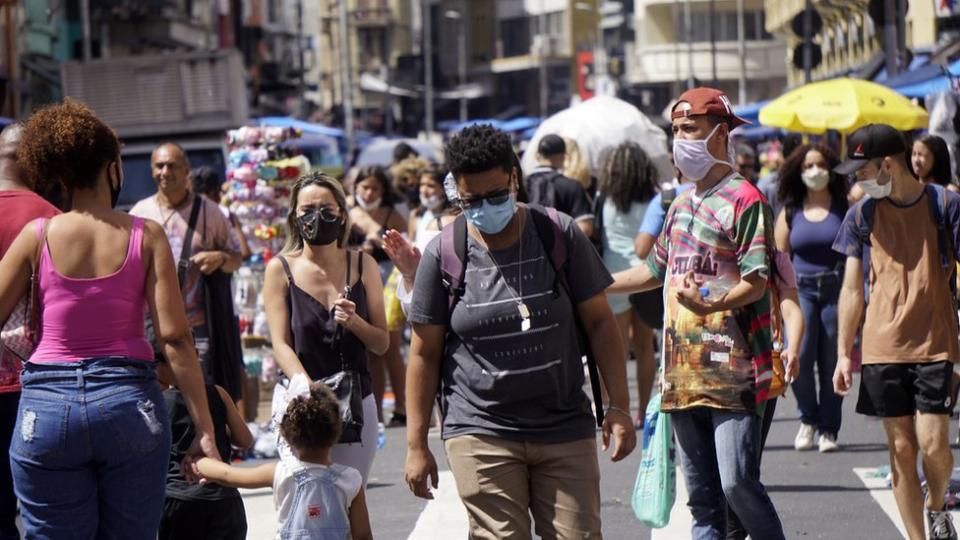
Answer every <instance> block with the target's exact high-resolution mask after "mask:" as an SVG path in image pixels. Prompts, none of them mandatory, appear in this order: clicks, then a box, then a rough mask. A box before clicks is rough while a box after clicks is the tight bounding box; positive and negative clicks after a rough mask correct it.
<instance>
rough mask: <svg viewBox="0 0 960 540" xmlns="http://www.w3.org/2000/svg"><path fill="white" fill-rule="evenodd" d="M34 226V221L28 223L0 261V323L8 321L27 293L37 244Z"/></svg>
mask: <svg viewBox="0 0 960 540" xmlns="http://www.w3.org/2000/svg"><path fill="white" fill-rule="evenodd" d="M36 226H37V225H36V222H35V221H31V222H30V223H28V224H27V226H26V227H24V228H23V230H22V231H20V234H19V235H17V238H16V240H14V241H13V244H12V245H11V246H10V249H8V250H7V252H6V253H5V254H4V256H3V258H2V259H0V321H6V320H7V319H9V318H10V314H11V313H13V310H14V308H15V307H17V303H19V302H20V299H22V298H23V297H24V296H25V295H26V294H27V293H28V292H29V289H30V274H31V273H32V272H33V269H32V268H33V266H32V265H33V262H32V261H33V259H34V257H35V256H36V252H37V245H38V244H39V240H38V239H37V233H36Z"/></svg>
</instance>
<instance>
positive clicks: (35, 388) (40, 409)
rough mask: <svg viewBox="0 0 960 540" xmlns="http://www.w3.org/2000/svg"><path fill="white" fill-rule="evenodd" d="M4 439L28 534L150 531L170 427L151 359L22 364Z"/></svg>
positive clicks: (130, 536)
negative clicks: (16, 402)
mask: <svg viewBox="0 0 960 540" xmlns="http://www.w3.org/2000/svg"><path fill="white" fill-rule="evenodd" d="M21 381H22V384H23V391H22V394H21V398H20V408H19V413H18V415H17V423H16V426H15V428H14V431H13V441H12V442H11V444H10V466H11V469H12V470H13V483H14V489H15V491H16V493H17V498H19V499H20V514H21V517H22V518H23V527H24V529H25V531H26V536H27V538H30V539H51V540H52V539H59V538H76V539H94V538H96V539H117V540H149V539H155V538H156V535H157V529H158V527H159V524H160V516H161V513H162V511H163V501H164V492H165V488H166V475H167V462H168V460H169V456H170V425H169V421H168V419H167V410H166V407H165V406H164V401H163V396H162V394H161V393H160V387H159V386H158V385H157V381H156V376H155V375H154V371H153V363H152V362H143V361H137V360H128V359H125V358H93V359H90V360H84V361H82V362H65V363H61V364H31V363H27V364H25V365H24V368H23V375H22V379H21Z"/></svg>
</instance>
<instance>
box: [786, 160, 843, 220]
mask: <svg viewBox="0 0 960 540" xmlns="http://www.w3.org/2000/svg"><path fill="white" fill-rule="evenodd" d="M811 150H816V151H817V152H820V155H822V156H823V159H825V160H826V161H827V170H829V171H830V183H829V184H827V189H828V190H829V191H830V196H831V197H832V198H833V201H834V202H835V203H837V204H839V205H840V206H841V211H843V212H846V210H847V180H846V178H844V177H843V176H841V175H839V174H837V173H835V172H833V168H834V167H836V166H837V164H839V163H840V159H839V158H838V157H837V154H835V153H834V151H833V150H831V149H830V148H829V147H827V146H824V145H822V144H818V145H812V144H802V145H800V146H798V147H797V148H796V149H795V150H794V151H793V152H792V153H791V154H790V155H789V156H787V159H786V161H784V162H783V166H782V167H780V179H779V186H778V187H777V197H778V199H779V200H780V203H781V204H782V205H783V208H785V209H787V208H789V209H791V211H795V210H797V209H800V208H803V201H804V199H806V198H807V185H806V184H804V183H803V178H802V177H801V174H802V173H803V162H804V160H806V159H807V152H809V151H811Z"/></svg>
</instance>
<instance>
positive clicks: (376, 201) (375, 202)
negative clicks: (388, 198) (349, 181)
mask: <svg viewBox="0 0 960 540" xmlns="http://www.w3.org/2000/svg"><path fill="white" fill-rule="evenodd" d="M354 198H355V199H356V200H357V206H359V207H360V208H363V209H364V210H365V211H367V212H370V211H372V210H376V209H377V208H380V203H382V202H383V197H377V198H376V199H374V200H373V202H371V203H369V204H368V203H367V202H366V201H364V200H363V197H361V196H360V195H359V194H357V196H356V197H354Z"/></svg>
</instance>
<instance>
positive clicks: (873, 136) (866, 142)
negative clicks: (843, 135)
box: [833, 124, 907, 176]
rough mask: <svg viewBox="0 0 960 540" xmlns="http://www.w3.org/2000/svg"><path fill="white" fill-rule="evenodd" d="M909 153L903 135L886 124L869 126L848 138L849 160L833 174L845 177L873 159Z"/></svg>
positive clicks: (835, 168)
mask: <svg viewBox="0 0 960 540" xmlns="http://www.w3.org/2000/svg"><path fill="white" fill-rule="evenodd" d="M906 151H907V145H906V143H905V142H903V135H902V134H901V133H900V132H899V131H897V130H896V129H894V128H892V127H890V126H888V125H886V124H867V125H865V126H863V127H862V128H860V129H858V130H856V131H854V132H853V133H851V134H850V137H848V138H847V159H845V160H843V163H841V164H839V165H837V166H836V167H834V169H833V172H835V173H837V174H842V175H844V176H846V175H848V174H853V173H855V172H857V171H859V170H860V169H862V168H863V166H864V165H866V164H867V163H870V160H872V159H879V158H885V157H887V156H895V155H897V154H902V153H904V152H906Z"/></svg>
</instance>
